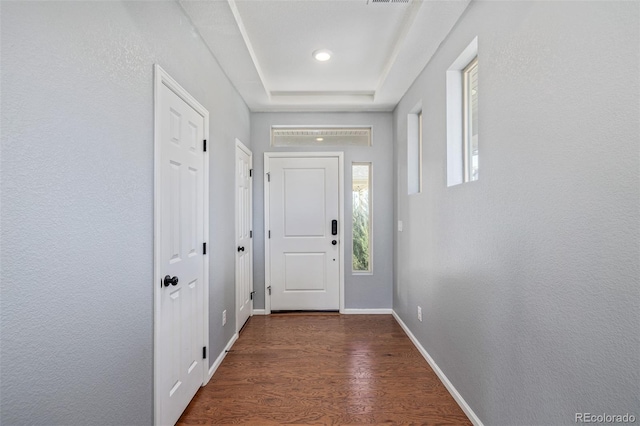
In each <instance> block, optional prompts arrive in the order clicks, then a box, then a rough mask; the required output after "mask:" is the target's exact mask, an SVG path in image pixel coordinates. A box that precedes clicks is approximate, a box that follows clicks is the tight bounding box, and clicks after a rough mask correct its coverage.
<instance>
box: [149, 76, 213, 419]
mask: <svg viewBox="0 0 640 426" xmlns="http://www.w3.org/2000/svg"><path fill="white" fill-rule="evenodd" d="M156 108H157V111H156V114H157V115H156V119H157V126H156V130H157V132H158V133H159V134H157V135H156V137H157V138H159V146H157V149H158V148H159V151H160V152H159V163H158V169H159V170H158V173H159V176H158V177H159V180H160V181H159V185H157V187H156V190H157V192H156V196H157V197H158V204H157V208H159V211H156V215H157V218H156V220H157V221H158V226H159V228H158V230H159V235H157V244H159V247H157V252H156V253H157V254H156V256H157V258H156V268H157V270H156V271H157V274H159V277H158V278H159V280H158V281H159V282H156V284H155V285H157V286H158V287H159V288H158V289H157V291H159V306H158V305H156V309H157V310H159V312H157V314H156V315H157V316H156V321H157V324H156V338H157V340H158V341H157V343H156V345H157V346H156V351H155V356H156V357H157V360H156V366H155V369H156V373H155V377H156V380H157V383H156V385H155V386H156V387H155V392H156V393H157V395H156V404H157V405H159V407H156V421H155V422H156V424H163V425H164V424H174V423H175V422H176V421H177V420H178V418H179V417H180V415H181V414H182V412H183V411H184V409H185V408H186V407H187V405H188V404H189V402H190V401H191V399H192V398H193V396H194V395H195V393H196V392H197V390H198V388H199V387H200V386H201V384H202V383H203V377H204V372H205V371H206V367H205V365H204V364H205V363H204V360H203V353H202V352H203V351H202V348H203V346H204V333H203V327H204V325H203V323H204V312H205V305H204V299H205V290H204V287H205V282H204V276H205V271H204V269H205V262H204V253H203V242H204V235H205V223H204V221H205V218H204V202H205V190H204V177H205V176H204V171H205V155H204V152H203V140H204V132H205V118H204V117H203V116H202V115H201V114H200V113H198V112H197V111H196V110H194V108H192V107H191V106H190V105H189V104H188V103H187V102H185V101H184V100H183V99H182V98H181V97H179V96H178V95H177V94H176V93H175V92H174V91H173V90H172V89H170V88H169V87H167V86H166V85H164V84H162V85H160V87H159V88H158V92H157V104H156Z"/></svg>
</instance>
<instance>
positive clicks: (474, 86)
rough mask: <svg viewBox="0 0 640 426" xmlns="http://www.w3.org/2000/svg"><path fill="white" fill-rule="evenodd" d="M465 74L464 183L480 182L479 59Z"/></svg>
mask: <svg viewBox="0 0 640 426" xmlns="http://www.w3.org/2000/svg"><path fill="white" fill-rule="evenodd" d="M462 73H463V81H464V87H463V95H462V96H463V111H464V112H463V114H464V119H463V123H464V130H463V131H464V181H465V182H470V181H474V180H478V57H476V58H475V59H474V60H473V61H471V62H470V63H469V65H467V67H466V68H465V69H464V70H463V71H462Z"/></svg>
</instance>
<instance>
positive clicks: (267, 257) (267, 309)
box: [263, 151, 345, 315]
mask: <svg viewBox="0 0 640 426" xmlns="http://www.w3.org/2000/svg"><path fill="white" fill-rule="evenodd" d="M272 158H337V159H338V218H339V220H340V223H341V224H342V226H340V227H339V228H340V232H339V237H340V280H339V281H340V290H339V294H340V313H343V312H344V274H345V262H344V223H345V222H344V152H338V151H336V152H265V153H264V173H265V176H263V181H264V314H265V315H269V314H270V313H271V298H269V297H268V290H267V287H269V285H271V284H270V281H271V278H270V277H271V249H270V245H269V235H268V232H269V223H270V218H269V201H270V198H271V193H270V190H269V181H268V179H267V178H266V174H267V173H270V172H271V168H270V163H269V161H270V160H271V159H272Z"/></svg>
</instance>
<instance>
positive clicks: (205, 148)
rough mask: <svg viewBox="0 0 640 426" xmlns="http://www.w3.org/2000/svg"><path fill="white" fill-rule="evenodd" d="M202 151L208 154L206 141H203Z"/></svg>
mask: <svg viewBox="0 0 640 426" xmlns="http://www.w3.org/2000/svg"><path fill="white" fill-rule="evenodd" d="M202 149H203V150H204V152H207V140H206V139H205V140H204V141H202Z"/></svg>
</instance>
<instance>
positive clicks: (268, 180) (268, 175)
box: [267, 172, 271, 182]
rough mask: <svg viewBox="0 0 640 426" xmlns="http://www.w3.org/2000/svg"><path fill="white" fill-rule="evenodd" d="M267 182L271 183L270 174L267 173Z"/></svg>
mask: <svg viewBox="0 0 640 426" xmlns="http://www.w3.org/2000/svg"><path fill="white" fill-rule="evenodd" d="M267 182H271V172H267Z"/></svg>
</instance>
